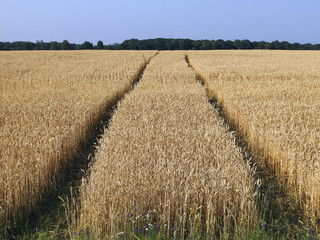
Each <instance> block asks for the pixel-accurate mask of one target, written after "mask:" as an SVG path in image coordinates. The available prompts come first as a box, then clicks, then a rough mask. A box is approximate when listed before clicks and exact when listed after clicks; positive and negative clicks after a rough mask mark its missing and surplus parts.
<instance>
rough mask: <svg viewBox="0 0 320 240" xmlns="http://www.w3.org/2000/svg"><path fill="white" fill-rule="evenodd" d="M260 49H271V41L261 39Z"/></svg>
mask: <svg viewBox="0 0 320 240" xmlns="http://www.w3.org/2000/svg"><path fill="white" fill-rule="evenodd" d="M257 48H258V49H270V43H268V42H266V41H260V42H258V47H257Z"/></svg>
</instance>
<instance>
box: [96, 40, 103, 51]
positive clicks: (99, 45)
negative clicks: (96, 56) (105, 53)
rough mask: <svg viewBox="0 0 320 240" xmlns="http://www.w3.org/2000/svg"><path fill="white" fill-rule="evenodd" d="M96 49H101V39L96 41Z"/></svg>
mask: <svg viewBox="0 0 320 240" xmlns="http://www.w3.org/2000/svg"><path fill="white" fill-rule="evenodd" d="M97 49H103V42H102V41H98V43H97Z"/></svg>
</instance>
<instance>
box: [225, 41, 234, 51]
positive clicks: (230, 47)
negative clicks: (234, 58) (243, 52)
mask: <svg viewBox="0 0 320 240" xmlns="http://www.w3.org/2000/svg"><path fill="white" fill-rule="evenodd" d="M225 46H226V48H225V49H233V42H232V41H231V40H227V41H225Z"/></svg>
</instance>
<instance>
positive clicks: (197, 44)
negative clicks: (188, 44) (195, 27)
mask: <svg viewBox="0 0 320 240" xmlns="http://www.w3.org/2000/svg"><path fill="white" fill-rule="evenodd" d="M200 48H201V41H200V40H196V41H193V42H192V50H200Z"/></svg>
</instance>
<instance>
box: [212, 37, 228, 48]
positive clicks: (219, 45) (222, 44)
mask: <svg viewBox="0 0 320 240" xmlns="http://www.w3.org/2000/svg"><path fill="white" fill-rule="evenodd" d="M214 48H215V49H225V48H226V44H225V41H224V40H222V39H218V40H217V41H216V42H215V45H214Z"/></svg>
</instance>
